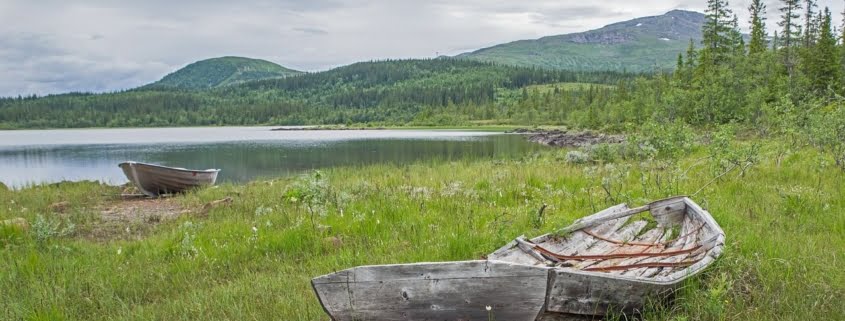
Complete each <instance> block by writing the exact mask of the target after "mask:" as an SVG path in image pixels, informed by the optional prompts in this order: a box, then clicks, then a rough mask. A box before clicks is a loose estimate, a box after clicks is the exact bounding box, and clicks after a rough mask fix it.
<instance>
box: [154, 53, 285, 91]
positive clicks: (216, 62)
mask: <svg viewBox="0 0 845 321" xmlns="http://www.w3.org/2000/svg"><path fill="white" fill-rule="evenodd" d="M301 73H302V72H300V71H296V70H292V69H288V68H285V67H282V66H280V65H277V64H275V63H272V62H269V61H266V60H261V59H251V58H244V57H220V58H211V59H206V60H200V61H197V62H195V63H192V64H190V65H187V66H185V67H184V68H182V69H179V70H177V71H175V72H173V73H171V74H169V75H167V76H165V77H164V78H162V79H161V80H159V81H157V82H154V83H152V84H150V85H147V87H149V88H179V89H208V88H216V87H223V86H229V85H232V84H239V83H243V82H247V81H253V80H262V79H272V78H284V77H288V76H293V75H298V74H301Z"/></svg>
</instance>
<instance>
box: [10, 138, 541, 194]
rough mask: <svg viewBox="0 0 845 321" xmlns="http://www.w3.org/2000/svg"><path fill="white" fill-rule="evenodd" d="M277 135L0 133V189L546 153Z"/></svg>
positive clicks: (455, 143)
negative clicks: (135, 176)
mask: <svg viewBox="0 0 845 321" xmlns="http://www.w3.org/2000/svg"><path fill="white" fill-rule="evenodd" d="M270 129H271V127H215V128H144V129H137V128H128V129H72V130H21V131H0V182H2V183H4V184H6V185H8V186H12V187H21V186H26V185H28V184H37V183H51V182H59V181H63V180H71V181H78V180H99V181H103V182H106V183H109V184H122V183H125V182H126V177H124V176H123V172H122V171H121V170H120V169H119V168H118V167H117V164H118V163H120V162H123V161H126V160H134V161H141V162H150V163H157V164H162V165H167V166H175V167H186V168H196V169H206V168H220V169H223V171H221V172H220V177H219V181H223V182H226V181H228V182H244V181H249V180H252V179H255V178H260V177H277V176H284V175H290V174H298V173H301V172H303V171H307V170H310V169H320V168H329V167H334V166H350V165H353V166H354V165H365V164H374V163H395V164H405V163H411V162H417V161H426V160H446V161H449V160H462V159H479V158H510V157H519V156H522V155H526V154H528V153H531V152H532V151H536V150H539V149H541V148H543V147H541V146H539V145H538V144H533V143H529V142H527V141H526V140H525V138H524V137H522V136H521V135H505V134H500V133H491V132H479V131H447V130H342V131H271V130H270Z"/></svg>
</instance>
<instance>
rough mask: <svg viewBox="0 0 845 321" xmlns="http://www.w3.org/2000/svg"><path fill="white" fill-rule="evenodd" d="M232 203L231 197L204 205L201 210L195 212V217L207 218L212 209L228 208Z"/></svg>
mask: <svg viewBox="0 0 845 321" xmlns="http://www.w3.org/2000/svg"><path fill="white" fill-rule="evenodd" d="M232 201H233V200H232V198H231V197H226V198H223V199H219V200H214V201H211V202H208V203H205V205H203V206H202V208H201V209H200V210H199V211H198V212H197V214H196V215H198V216H203V217H204V216H208V213H209V212H211V210H212V209H214V208H216V207H219V206H228V205H229V204H232Z"/></svg>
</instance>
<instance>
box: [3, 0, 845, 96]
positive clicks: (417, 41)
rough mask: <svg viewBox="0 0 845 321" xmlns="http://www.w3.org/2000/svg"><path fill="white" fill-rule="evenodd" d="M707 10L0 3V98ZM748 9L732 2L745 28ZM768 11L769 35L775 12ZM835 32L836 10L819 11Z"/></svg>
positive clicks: (496, 0) (486, 1) (429, 53)
mask: <svg viewBox="0 0 845 321" xmlns="http://www.w3.org/2000/svg"><path fill="white" fill-rule="evenodd" d="M705 2H706V1H705V0H674V1H672V0H637V1H630V0H603V1H571V0H424V1H410V0H371V1H357V0H273V1H270V0H240V1H237V2H235V1H220V0H181V1H174V0H143V1H128V0H80V1H68V0H0V23H2V27H0V97H8V96H17V95H29V94H38V95H45V94H56V93H65V92H71V91H84V92H108V91H116V90H122V89H129V88H133V87H137V86H140V85H144V84H147V83H150V82H153V81H156V80H158V79H160V78H161V77H163V76H165V75H167V74H168V73H170V72H173V71H175V70H176V69H178V68H181V67H184V66H185V65H187V64H189V63H191V62H194V61H197V60H201V59H206V58H213V57H220V56H244V57H251V58H260V59H266V60H269V61H272V62H275V63H278V64H281V65H283V66H285V67H288V68H293V69H297V70H303V71H320V70H327V69H331V68H333V67H337V66H342V65H346V64H350V63H354V62H358V61H368V60H378V59H386V58H425V57H436V56H438V55H455V54H458V53H462V52H466V51H471V50H475V49H479V48H484V47H487V46H491V45H495V44H499V43H505V42H510V41H514V40H519V39H534V38H539V37H543V36H549V35H556V34H565V33H572V32H579V31H586V30H591V29H596V28H600V27H602V26H604V25H607V24H610V23H614V22H619V21H624V20H630V19H633V18H638V17H642V16H652V15H660V14H663V13H666V12H667V11H670V10H673V9H686V10H694V11H700V12H701V11H703V9H704V5H705ZM749 2H750V1H748V0H745V1H730V4H731V7H732V8H733V10H734V12H735V13H737V14H738V15H739V18H740V21H741V24H742V25H743V28H746V26H745V25H747V23H746V22H745V21H747V20H748V19H747V10H746V9H745V8H747V7H748V4H749ZM765 2H766V3H767V5H768V7H769V10H768V13H769V14H768V16H769V20H768V27H769V29H771V30H774V29H775V28H776V23H777V21H778V20H779V19H778V18H777V15H778V12H777V9H776V8H777V7H778V1H771V0H767V1H765ZM818 3H819V6H820V7H824V6H829V7H831V10H832V11H833V12H834V21H835V24H836V25H840V24H841V21H842V17H841V14H840V13H841V12H842V10H843V6H845V1H843V0H821V1H818Z"/></svg>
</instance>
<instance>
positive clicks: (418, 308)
mask: <svg viewBox="0 0 845 321" xmlns="http://www.w3.org/2000/svg"><path fill="white" fill-rule="evenodd" d="M547 278H548V271H547V269H546V268H537V267H531V266H524V265H517V264H511V263H506V262H494V261H487V260H478V261H462V262H445V263H416V264H397V265H373V266H361V267H356V268H351V269H348V270H343V271H340V272H336V273H332V274H328V275H324V276H321V277H317V278H314V279H313V280H312V281H311V284H312V285H313V287H314V291H315V292H316V293H317V297H318V298H319V299H320V303H321V304H322V305H323V308H324V309H325V310H326V312H327V313H328V314H329V315H330V316H331V318H332V320H335V321H364V320H432V321H434V320H437V321H440V320H488V319H489V317H490V316H494V317H495V320H510V321H533V320H535V319H536V318H537V315H538V314H539V313H540V312H541V311H542V309H543V305H544V304H545V295H546V284H547ZM488 307H489V311H488Z"/></svg>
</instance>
